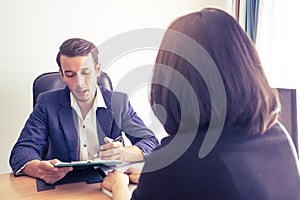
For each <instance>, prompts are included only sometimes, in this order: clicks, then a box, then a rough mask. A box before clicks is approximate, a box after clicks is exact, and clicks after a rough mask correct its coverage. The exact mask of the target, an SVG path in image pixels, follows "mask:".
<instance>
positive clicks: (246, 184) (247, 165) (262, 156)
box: [132, 124, 300, 200]
mask: <svg viewBox="0 0 300 200" xmlns="http://www.w3.org/2000/svg"><path fill="white" fill-rule="evenodd" d="M204 134H205V132H198V135H197V136H196V138H195V140H194V141H193V143H192V144H191V145H190V146H189V148H188V149H187V150H186V151H185V152H181V153H182V156H180V157H179V158H177V159H174V162H170V163H169V165H167V166H165V167H162V168H160V169H159V168H157V166H158V165H159V164H160V163H161V162H164V161H165V160H166V159H169V158H170V157H174V158H176V156H175V155H174V154H175V153H176V149H180V145H182V143H183V142H184V141H182V142H180V141H177V142H175V143H174V136H169V137H167V138H165V139H163V140H162V146H161V147H159V150H161V149H163V151H161V153H160V154H156V152H157V151H156V150H155V151H153V152H152V153H151V154H150V155H149V156H148V157H146V159H145V165H144V169H143V170H144V172H147V173H143V174H142V175H141V177H140V180H139V184H138V187H137V188H136V190H135V191H134V192H133V196H132V199H143V200H145V199H149V200H152V199H155V200H158V199H163V200H166V199H170V200H171V199H172V200H173V199H189V200H190V199H205V200H211V199H215V200H219V199H230V200H236V199H239V200H247V199H249V200H252V199H259V200H282V199H293V200H299V199H300V178H299V171H298V168H297V162H298V160H296V158H295V154H293V152H295V147H294V146H293V144H291V143H290V142H289V140H288V138H287V136H288V135H287V134H286V133H284V131H283V130H282V128H281V127H280V126H279V125H278V124H277V125H275V126H274V127H272V128H271V129H269V130H268V131H267V132H266V133H265V134H263V135H245V134H244V133H243V131H242V130H238V129H227V130H224V131H223V132H222V135H221V137H220V138H219V140H218V142H217V144H216V145H215V147H214V148H213V149H212V151H211V152H210V153H209V154H208V155H207V156H205V157H204V158H199V156H198V154H199V149H200V147H201V145H202V142H203V135H204ZM175 137H176V136H175ZM167 146H168V148H166V147H167ZM169 150H170V151H169ZM177 153H178V151H177ZM169 160H170V159H169Z"/></svg>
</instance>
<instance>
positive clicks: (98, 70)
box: [96, 63, 101, 76]
mask: <svg viewBox="0 0 300 200" xmlns="http://www.w3.org/2000/svg"><path fill="white" fill-rule="evenodd" d="M96 73H97V76H100V74H101V65H100V64H99V63H98V64H97V65H96Z"/></svg>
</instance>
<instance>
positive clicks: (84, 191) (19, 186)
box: [0, 174, 111, 200]
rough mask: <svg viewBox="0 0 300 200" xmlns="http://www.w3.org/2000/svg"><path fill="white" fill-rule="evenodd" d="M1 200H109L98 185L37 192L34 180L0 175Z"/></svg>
mask: <svg viewBox="0 0 300 200" xmlns="http://www.w3.org/2000/svg"><path fill="white" fill-rule="evenodd" d="M0 197H1V199H3V198H4V199H41V200H43V199H55V200H59V199H72V200H76V199H89V200H91V199H97V200H99V199H103V200H105V199H111V198H110V197H108V196H107V195H106V194H104V193H102V192H101V190H100V187H99V183H94V184H87V183H85V182H80V183H71V184H65V185H59V186H56V187H55V189H53V190H47V191H42V192H37V190H36V179H35V178H31V177H27V176H20V177H15V176H14V175H13V174H0Z"/></svg>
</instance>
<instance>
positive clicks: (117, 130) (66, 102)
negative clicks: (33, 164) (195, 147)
mask: <svg viewBox="0 0 300 200" xmlns="http://www.w3.org/2000/svg"><path fill="white" fill-rule="evenodd" d="M100 91H101V92H102V95H103V98H104V102H105V104H106V107H107V108H98V109H97V111H96V115H97V124H98V126H97V131H98V136H99V140H100V138H101V140H103V137H104V136H108V137H110V138H116V137H118V136H119V135H121V131H123V132H124V133H125V134H126V136H127V137H128V139H129V140H130V141H131V143H132V144H134V145H136V146H138V147H139V148H141V149H142V151H143V152H144V153H145V154H149V153H150V152H151V151H152V150H153V149H154V148H155V147H156V146H157V145H158V140H157V139H156V137H155V136H154V134H153V133H152V132H151V131H150V130H149V129H148V128H147V127H146V126H145V124H144V123H143V122H142V120H141V119H140V118H139V117H138V116H137V114H136V112H135V111H134V110H133V108H132V107H131V105H130V103H129V100H128V96H127V95H126V94H124V93H120V92H115V91H109V90H107V89H105V88H103V87H100ZM72 112H73V111H72V108H71V101H70V90H69V89H68V88H67V87H66V88H65V89H62V90H57V91H50V92H45V93H43V94H41V95H39V98H38V101H37V104H36V106H35V108H34V110H33V112H32V113H31V114H30V116H29V118H28V120H27V121H26V124H25V126H24V128H23V130H22V132H21V134H20V136H19V138H18V140H17V142H16V144H15V145H14V147H13V149H12V151H11V155H10V166H11V168H12V170H13V172H14V173H16V172H17V170H19V169H20V168H21V167H22V166H23V165H24V164H26V163H27V162H29V161H31V160H33V159H38V160H48V159H54V158H57V159H59V160H61V161H65V162H70V161H76V160H78V159H79V155H80V154H79V149H80V148H79V137H78V132H77V129H76V124H75V122H74V120H73V114H72ZM99 142H100V143H99V144H101V143H103V141H99Z"/></svg>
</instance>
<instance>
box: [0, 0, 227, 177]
mask: <svg viewBox="0 0 300 200" xmlns="http://www.w3.org/2000/svg"><path fill="white" fill-rule="evenodd" d="M208 6H212V7H219V8H222V9H224V10H226V11H228V12H231V0H226V1H225V0H187V1H184V0H147V1H146V0H126V1H125V0H112V1H102V0H85V1H82V0H81V1H79V0H60V1H57V0H42V1H41V0H26V1H23V0H0V27H1V37H0V58H1V66H0V71H1V78H0V89H1V100H0V102H1V104H0V157H1V159H0V173H7V172H10V171H11V170H10V167H9V165H8V159H9V154H10V150H11V148H12V146H13V144H14V143H15V142H16V140H17V138H18V136H19V133H20V131H21V128H22V127H23V125H24V123H25V120H26V119H27V118H28V116H29V114H30V112H31V111H32V83H33V80H34V78H35V77H36V76H38V75H39V74H41V73H43V72H47V71H56V70H57V65H56V63H55V56H56V54H57V51H58V47H59V46H60V44H61V43H62V42H63V41H64V40H66V39H68V38H71V37H81V38H85V39H88V40H90V41H92V42H93V43H94V44H95V45H96V46H98V45H100V44H101V43H103V42H105V41H106V40H108V39H110V38H111V37H112V36H114V35H117V34H120V33H123V32H124V31H130V30H132V29H137V28H166V27H167V26H168V24H169V23H170V22H171V21H173V20H174V19H175V18H176V17H178V16H180V15H183V14H186V13H189V12H192V11H197V10H200V9H201V8H203V7H208ZM136 53H137V54H136V55H134V54H131V55H128V58H126V57H122V58H120V60H117V61H116V62H114V64H112V66H111V67H110V68H109V69H108V70H107V71H108V73H109V75H110V76H111V78H112V81H113V83H114V84H116V83H117V82H118V79H120V78H121V77H122V73H126V70H130V67H131V69H132V67H138V66H140V65H145V64H150V63H153V61H154V60H153V59H154V57H155V55H154V54H153V52H152V54H151V53H150V54H148V51H145V52H141V51H139V52H136ZM120 66H122V69H123V70H121V71H122V72H120ZM145 78H147V76H146V77H145ZM139 93H141V94H139ZM131 96H132V102H133V106H134V107H135V109H136V111H137V113H138V114H139V115H141V117H142V118H143V119H144V120H145V121H146V122H147V123H149V120H150V121H151V119H149V113H148V111H149V110H150V108H147V109H145V107H147V106H148V103H147V95H146V93H145V92H142V91H136V92H135V93H134V94H131ZM135 96H138V98H137V99H139V100H135ZM141 102H143V103H141ZM145 110H146V111H147V112H144V111H145Z"/></svg>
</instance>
